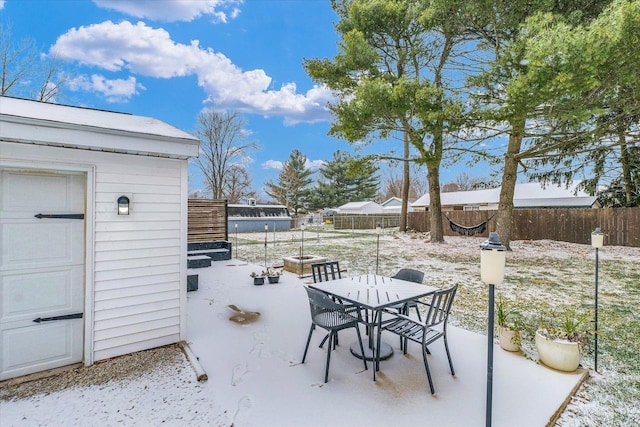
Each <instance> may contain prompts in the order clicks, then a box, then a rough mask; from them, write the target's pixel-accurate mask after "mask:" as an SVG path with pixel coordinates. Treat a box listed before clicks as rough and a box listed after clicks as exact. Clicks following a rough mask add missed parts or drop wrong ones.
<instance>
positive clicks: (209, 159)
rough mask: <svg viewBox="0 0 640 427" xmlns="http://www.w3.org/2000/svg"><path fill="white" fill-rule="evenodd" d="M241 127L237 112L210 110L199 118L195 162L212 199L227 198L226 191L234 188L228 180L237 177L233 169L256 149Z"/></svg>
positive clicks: (256, 145) (242, 124)
mask: <svg viewBox="0 0 640 427" xmlns="http://www.w3.org/2000/svg"><path fill="white" fill-rule="evenodd" d="M244 126H245V120H244V119H243V118H242V117H240V116H239V115H238V113H236V112H224V113H220V112H217V111H211V110H209V111H206V112H202V113H200V114H199V115H198V129H197V131H196V135H197V136H198V138H200V154H199V156H198V158H197V159H196V160H195V162H196V164H197V165H198V167H199V168H200V170H201V171H202V174H203V175H204V179H205V183H206V186H207V189H208V190H210V191H211V193H212V198H213V199H224V198H226V197H227V196H228V194H227V193H226V191H225V190H228V189H230V188H235V187H234V186H233V185H230V181H232V180H234V179H236V178H237V177H238V175H237V174H238V171H234V170H233V169H234V168H237V167H238V166H239V165H242V164H243V163H244V161H245V160H246V157H247V156H248V154H249V153H250V151H251V150H254V149H257V148H258V144H257V143H256V142H254V141H249V140H247V137H248V135H249V133H248V132H247V130H246V129H244ZM244 172H246V170H245V171H244ZM246 177H247V178H248V174H247V175H246ZM247 186H250V182H249V184H248V185H247ZM234 191H235V190H234Z"/></svg>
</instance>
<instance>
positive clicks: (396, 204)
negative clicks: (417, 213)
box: [382, 197, 413, 214]
mask: <svg viewBox="0 0 640 427" xmlns="http://www.w3.org/2000/svg"><path fill="white" fill-rule="evenodd" d="M382 207H383V208H384V213H396V214H400V212H401V211H402V199H401V198H399V197H391V198H390V199H388V200H387V201H385V202H384V203H382ZM412 210H413V209H411V204H409V206H407V211H408V212H411V211H412Z"/></svg>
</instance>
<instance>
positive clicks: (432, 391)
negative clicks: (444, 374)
mask: <svg viewBox="0 0 640 427" xmlns="http://www.w3.org/2000/svg"><path fill="white" fill-rule="evenodd" d="M422 359H423V360H424V369H425V370H426V371H427V379H428V380H429V388H430V389H431V394H435V393H436V392H435V390H434V388H433V380H432V379H431V371H430V370H429V362H427V352H426V347H425V346H424V345H423V346H422Z"/></svg>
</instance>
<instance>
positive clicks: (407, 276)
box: [391, 268, 424, 283]
mask: <svg viewBox="0 0 640 427" xmlns="http://www.w3.org/2000/svg"><path fill="white" fill-rule="evenodd" d="M391 277H392V278H394V279H400V280H406V281H407V282H414V283H422V280H423V279H424V273H423V272H422V271H419V270H414V269H411V268H402V269H400V270H399V271H398V272H397V273H396V275H395V276H391Z"/></svg>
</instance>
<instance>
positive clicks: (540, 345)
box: [535, 332, 581, 372]
mask: <svg viewBox="0 0 640 427" xmlns="http://www.w3.org/2000/svg"><path fill="white" fill-rule="evenodd" d="M535 342H536V349H537V350H538V356H539V357H540V361H541V362H542V363H544V364H545V365H547V366H548V367H550V368H553V369H557V370H559V371H565V372H573V371H575V370H576V369H578V366H579V365H580V355H581V352H580V345H579V344H578V343H576V342H569V341H563V340H551V339H549V338H547V337H545V336H543V335H541V334H540V333H538V332H536V338H535Z"/></svg>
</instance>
